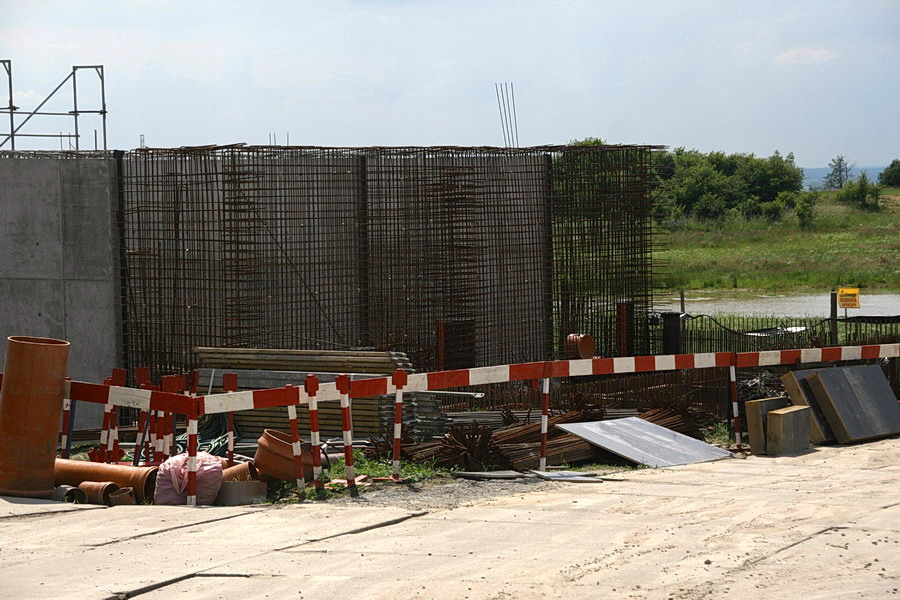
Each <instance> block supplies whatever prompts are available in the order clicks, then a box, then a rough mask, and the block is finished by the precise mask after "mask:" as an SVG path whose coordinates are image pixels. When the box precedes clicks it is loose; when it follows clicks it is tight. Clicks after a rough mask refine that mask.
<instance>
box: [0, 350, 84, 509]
mask: <svg viewBox="0 0 900 600" xmlns="http://www.w3.org/2000/svg"><path fill="white" fill-rule="evenodd" d="M68 359H69V342H66V341H63V340H54V339H49V338H38V337H23V336H12V337H9V338H7V346H6V364H5V365H4V368H3V389H2V391H0V496H23V497H26V498H52V497H53V479H54V464H55V462H56V446H57V441H58V439H59V423H60V419H61V417H62V400H63V395H64V394H65V383H66V364H67V362H68Z"/></svg>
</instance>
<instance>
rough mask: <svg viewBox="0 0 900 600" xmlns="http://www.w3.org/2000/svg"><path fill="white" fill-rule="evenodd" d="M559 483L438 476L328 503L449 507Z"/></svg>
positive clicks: (374, 488)
mask: <svg viewBox="0 0 900 600" xmlns="http://www.w3.org/2000/svg"><path fill="white" fill-rule="evenodd" d="M559 485H565V484H560V483H556V482H553V481H544V480H543V479H539V478H537V477H526V478H524V479H506V480H488V481H472V480H469V479H456V478H454V477H450V476H440V477H435V478H433V479H429V480H428V481H420V482H417V483H401V484H397V483H376V484H373V485H372V486H371V487H369V488H367V489H366V490H365V491H363V493H361V494H360V495H359V498H349V497H340V498H333V499H330V500H329V501H328V502H335V503H354V504H355V503H360V504H367V505H370V506H391V507H397V508H405V509H410V510H437V509H451V508H457V507H460V506H470V505H473V504H477V503H479V502H481V501H483V500H486V499H490V498H497V497H500V496H512V495H515V494H527V493H531V492H536V491H543V490H548V489H552V488H554V487H556V486H559Z"/></svg>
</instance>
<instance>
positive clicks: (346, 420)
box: [335, 373, 359, 498]
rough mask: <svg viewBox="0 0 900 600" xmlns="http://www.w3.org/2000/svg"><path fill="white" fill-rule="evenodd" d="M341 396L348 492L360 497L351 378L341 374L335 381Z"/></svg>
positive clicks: (352, 495) (354, 496)
mask: <svg viewBox="0 0 900 600" xmlns="http://www.w3.org/2000/svg"><path fill="white" fill-rule="evenodd" d="M335 386H336V387H337V390H338V392H340V396H341V426H342V428H343V430H344V468H345V473H346V477H347V491H349V492H350V497H351V498H356V497H358V496H359V489H357V487H356V468H355V467H354V465H353V418H352V416H351V414H350V378H349V377H347V375H346V373H341V374H340V375H338V377H337V379H336V380H335Z"/></svg>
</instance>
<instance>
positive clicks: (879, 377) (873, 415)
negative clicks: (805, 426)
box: [805, 365, 900, 444]
mask: <svg viewBox="0 0 900 600" xmlns="http://www.w3.org/2000/svg"><path fill="white" fill-rule="evenodd" d="M805 381H807V382H809V387H810V389H811V390H812V391H813V393H814V394H815V396H816V399H817V400H818V401H819V405H820V406H821V407H822V411H823V412H824V413H825V416H826V417H827V419H828V423H829V424H830V425H831V429H832V430H833V431H834V435H835V437H837V441H838V442H840V443H841V444H849V443H852V442H860V441H863V440H871V439H875V438H879V437H885V436H889V435H894V434H896V433H900V405H898V404H897V398H896V396H894V391H893V390H892V389H891V385H890V383H888V380H887V378H886V377H885V376H884V371H882V370H881V367H879V366H878V365H857V366H853V367H840V368H836V369H825V370H822V371H819V372H816V373H813V374H812V375H810V376H809V377H807V378H806V379H805Z"/></svg>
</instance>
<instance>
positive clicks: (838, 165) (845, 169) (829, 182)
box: [823, 154, 853, 190]
mask: <svg viewBox="0 0 900 600" xmlns="http://www.w3.org/2000/svg"><path fill="white" fill-rule="evenodd" d="M828 166H829V168H831V171H830V172H829V173H828V175H826V176H825V181H824V182H823V184H824V185H825V189H827V190H839V189H841V188H842V187H844V184H845V183H847V182H848V181H850V171H851V170H852V169H853V165H851V164H850V163H848V162H847V159H846V158H844V155H843V154H839V155H837V156H835V157H834V158H832V159H831V162H829V163H828Z"/></svg>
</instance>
